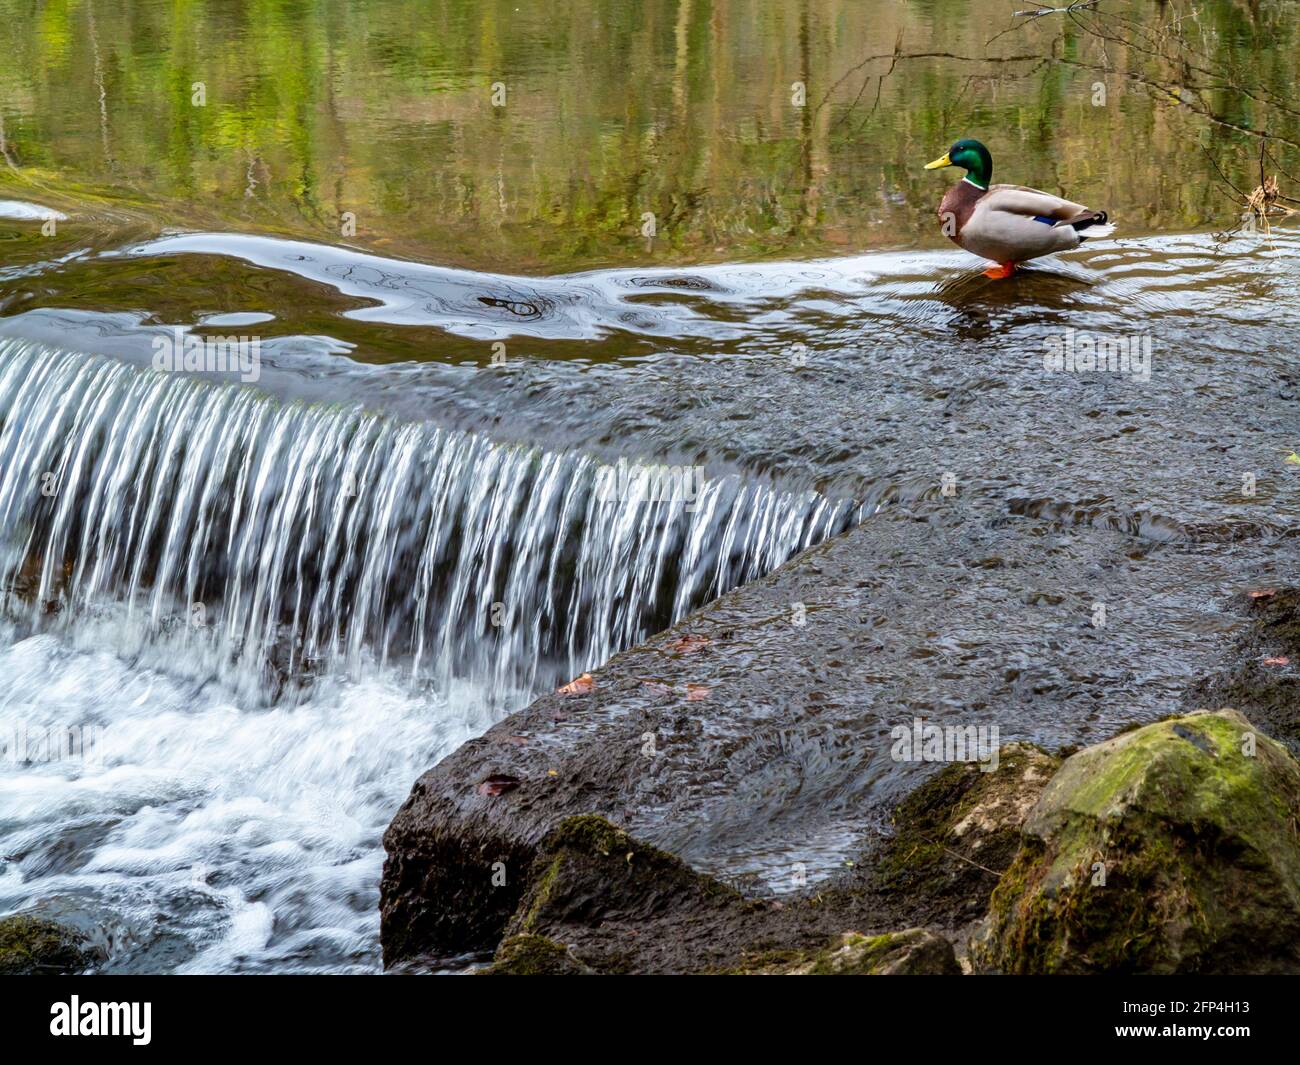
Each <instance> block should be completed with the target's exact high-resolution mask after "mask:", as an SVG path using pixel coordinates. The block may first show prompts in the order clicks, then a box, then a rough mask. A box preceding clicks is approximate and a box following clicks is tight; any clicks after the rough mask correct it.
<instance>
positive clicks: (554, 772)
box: [546, 769, 560, 777]
mask: <svg viewBox="0 0 1300 1065" xmlns="http://www.w3.org/2000/svg"><path fill="white" fill-rule="evenodd" d="M546 775H547V776H548V777H558V776H559V775H560V771H559V770H558V769H548V770H547V771H546Z"/></svg>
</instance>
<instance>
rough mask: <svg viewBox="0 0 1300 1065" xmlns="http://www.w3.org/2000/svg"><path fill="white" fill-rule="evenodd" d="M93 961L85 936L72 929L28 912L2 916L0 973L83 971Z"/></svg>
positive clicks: (1, 974) (0, 926) (11, 974)
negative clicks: (30, 914) (87, 948)
mask: <svg viewBox="0 0 1300 1065" xmlns="http://www.w3.org/2000/svg"><path fill="white" fill-rule="evenodd" d="M90 962H91V956H90V954H89V952H88V951H87V950H86V944H85V938H84V937H83V936H82V935H81V934H80V933H79V932H76V931H74V930H73V929H71V928H67V927H65V926H63V925H61V924H58V923H56V922H55V921H47V920H45V919H44V918H40V917H32V916H29V915H27V914H18V915H15V916H13V917H5V918H3V919H0V976H29V975H40V974H59V973H73V972H80V971H81V970H82V969H85V968H86V966H88V965H89V964H90Z"/></svg>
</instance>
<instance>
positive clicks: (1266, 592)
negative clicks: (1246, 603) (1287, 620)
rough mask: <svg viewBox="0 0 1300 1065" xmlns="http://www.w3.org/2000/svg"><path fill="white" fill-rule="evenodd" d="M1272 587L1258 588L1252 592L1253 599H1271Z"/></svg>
mask: <svg viewBox="0 0 1300 1065" xmlns="http://www.w3.org/2000/svg"><path fill="white" fill-rule="evenodd" d="M1273 594H1274V593H1273V589H1272V588H1258V589H1256V590H1255V591H1253V592H1251V593H1250V597H1251V598H1252V599H1271V598H1272V597H1273Z"/></svg>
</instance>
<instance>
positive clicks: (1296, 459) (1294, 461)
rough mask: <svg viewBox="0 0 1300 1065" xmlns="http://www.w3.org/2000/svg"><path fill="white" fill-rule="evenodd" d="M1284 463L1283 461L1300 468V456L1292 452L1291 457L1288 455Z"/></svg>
mask: <svg viewBox="0 0 1300 1065" xmlns="http://www.w3.org/2000/svg"><path fill="white" fill-rule="evenodd" d="M1282 461H1283V462H1289V463H1291V465H1292V466H1300V455H1297V454H1296V453H1295V452H1294V451H1293V452H1291V454H1289V455H1288V456H1287V457H1286V458H1284V459H1283V460H1282Z"/></svg>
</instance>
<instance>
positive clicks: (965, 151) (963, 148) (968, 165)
mask: <svg viewBox="0 0 1300 1065" xmlns="http://www.w3.org/2000/svg"><path fill="white" fill-rule="evenodd" d="M941 166H959V167H961V168H962V169H963V170H965V171H966V180H968V181H969V182H971V184H973V185H978V186H979V187H980V188H982V189H987V188H988V187H989V181H990V180H991V179H992V177H993V156H991V155H989V150H988V149H987V148H985V147H984V145H982V144H981V143H980V142H979V141H976V140H971V139H969V138H967V139H966V140H960V141H958V142H957V143H956V144H954V145H953V146H952V147H951V148H949V149H948V154H947V155H944V156H942V157H941V158H939V159H936V160H935V161H934V162H933V163H926V164H925V168H926V170H938V169H939V167H941Z"/></svg>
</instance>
